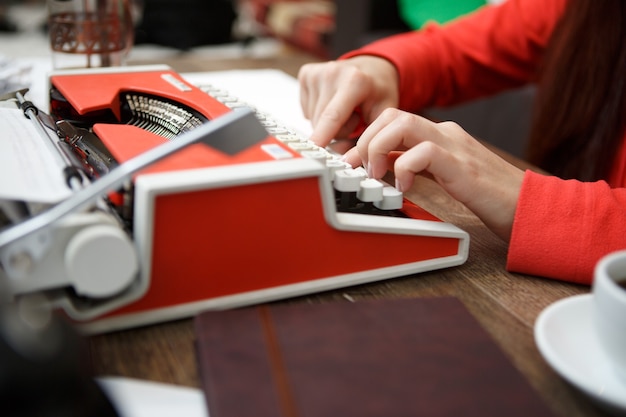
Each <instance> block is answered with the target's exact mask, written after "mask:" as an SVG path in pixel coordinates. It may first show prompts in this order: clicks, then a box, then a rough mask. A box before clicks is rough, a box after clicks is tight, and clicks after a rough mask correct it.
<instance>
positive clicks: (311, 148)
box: [287, 142, 318, 152]
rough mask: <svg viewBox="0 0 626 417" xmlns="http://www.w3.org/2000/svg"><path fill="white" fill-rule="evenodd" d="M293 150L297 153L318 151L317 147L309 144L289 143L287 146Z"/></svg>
mask: <svg viewBox="0 0 626 417" xmlns="http://www.w3.org/2000/svg"><path fill="white" fill-rule="evenodd" d="M287 145H288V146H289V147H290V148H291V149H293V150H294V151H297V152H302V151H316V150H318V149H316V148H317V146H315V145H313V144H311V143H309V142H289V143H288V144H287Z"/></svg>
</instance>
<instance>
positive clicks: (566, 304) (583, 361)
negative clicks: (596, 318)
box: [535, 294, 626, 416]
mask: <svg viewBox="0 0 626 417" xmlns="http://www.w3.org/2000/svg"><path fill="white" fill-rule="evenodd" d="M592 297H593V296H592V295H591V294H585V295H577V296H573V297H569V298H565V299H563V300H559V301H557V302H555V303H553V304H551V305H550V306H548V307H547V308H546V309H545V310H543V311H542V312H541V314H540V315H539V317H538V318H537V322H536V323H535V342H536V343H537V347H538V348H539V351H540V352H541V354H542V355H543V357H544V358H545V360H546V361H547V362H548V363H549V364H550V365H551V366H552V368H554V370H555V371H556V372H557V373H559V374H560V375H561V376H562V377H563V378H564V379H565V380H567V381H568V382H569V383H571V384H572V385H574V386H576V387H577V388H578V389H580V390H581V391H583V392H584V393H586V394H587V395H589V396H590V397H591V398H592V399H594V400H595V401H597V402H598V403H599V404H600V405H601V406H603V407H604V408H606V409H608V410H607V411H611V412H612V413H614V414H618V415H625V416H626V381H622V380H620V379H619V378H618V376H617V375H616V374H615V372H614V371H613V369H612V368H611V364H610V363H609V360H608V358H607V357H606V355H605V354H604V352H603V351H602V349H601V347H600V345H599V343H598V341H597V338H596V336H595V334H594V330H593V328H592V323H591V305H592V302H593V300H592Z"/></svg>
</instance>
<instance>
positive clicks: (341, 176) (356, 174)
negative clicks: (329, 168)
mask: <svg viewBox="0 0 626 417" xmlns="http://www.w3.org/2000/svg"><path fill="white" fill-rule="evenodd" d="M366 178H367V175H366V174H365V172H364V171H363V170H359V169H342V170H339V171H336V172H335V184H334V186H335V190H337V191H342V192H357V191H359V188H360V187H361V181H363V180H364V179H366Z"/></svg>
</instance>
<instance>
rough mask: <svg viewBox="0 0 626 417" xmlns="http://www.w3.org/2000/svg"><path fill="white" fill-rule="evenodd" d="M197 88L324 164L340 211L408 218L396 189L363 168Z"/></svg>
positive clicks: (216, 91)
mask: <svg viewBox="0 0 626 417" xmlns="http://www.w3.org/2000/svg"><path fill="white" fill-rule="evenodd" d="M198 87H199V88H200V89H201V90H202V91H204V92H205V93H207V94H209V95H210V96H211V97H213V98H215V99H216V100H218V101H220V102H221V103H223V104H224V105H226V106H227V107H229V108H231V109H235V108H238V107H247V108H251V109H252V110H253V111H255V113H256V116H257V118H258V119H259V121H260V122H261V124H262V125H263V126H264V127H265V129H266V130H267V131H268V133H269V134H270V135H272V136H274V137H275V138H276V139H278V140H279V141H281V142H283V143H284V144H285V145H287V146H288V147H289V148H291V149H293V150H295V151H296V152H298V153H299V154H300V155H301V156H302V157H304V158H311V159H314V160H316V161H319V162H320V163H321V164H324V165H325V166H326V168H327V169H328V171H329V174H330V178H331V181H332V183H333V188H334V190H335V197H336V201H337V210H338V211H340V212H351V213H362V214H376V215H386V216H394V217H407V216H406V215H405V214H404V213H402V212H401V211H399V210H400V209H401V208H402V205H403V201H404V198H403V195H402V193H401V192H400V191H398V190H397V189H396V188H394V187H392V186H390V185H388V184H386V183H384V182H382V181H379V180H376V179H373V178H368V176H367V172H366V171H365V169H363V168H362V167H358V168H352V167H351V166H350V164H348V163H346V162H343V161H342V160H341V156H340V155H339V154H337V153H335V152H333V151H331V150H328V149H326V148H321V147H319V146H317V145H316V144H315V143H313V142H312V141H310V140H308V138H305V137H303V136H302V135H301V134H299V133H297V132H296V131H295V130H294V129H291V128H289V127H287V126H286V125H285V124H283V123H281V122H279V121H278V120H276V119H274V118H273V117H272V116H271V115H269V114H266V113H264V112H261V111H258V110H257V109H256V107H255V106H253V105H251V104H249V103H245V102H243V101H241V100H239V99H238V98H237V97H233V96H232V95H231V94H229V93H228V92H227V91H224V90H222V89H220V88H217V87H215V86H212V85H206V84H205V85H198Z"/></svg>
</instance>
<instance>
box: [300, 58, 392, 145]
mask: <svg viewBox="0 0 626 417" xmlns="http://www.w3.org/2000/svg"><path fill="white" fill-rule="evenodd" d="M298 80H299V81H300V102H301V105H302V110H303V112H304V116H305V117H306V118H308V119H309V120H311V123H312V125H313V132H312V134H311V138H310V139H311V140H312V141H313V142H315V143H316V144H317V145H319V146H322V147H325V146H327V145H328V144H329V143H330V141H331V140H332V139H347V138H352V136H351V134H353V133H354V132H355V131H357V130H358V128H359V126H360V125H361V124H362V125H367V124H369V123H371V122H372V121H374V120H375V119H376V117H378V116H379V115H380V113H382V111H383V110H384V109H386V108H387V107H398V103H399V98H398V74H397V72H396V69H395V67H394V66H393V65H392V64H391V63H390V62H389V61H387V60H385V59H382V58H378V57H374V56H357V57H354V58H350V59H345V60H340V61H330V62H325V63H319V64H306V65H304V66H303V67H302V68H301V69H300V72H299V74H298Z"/></svg>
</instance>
